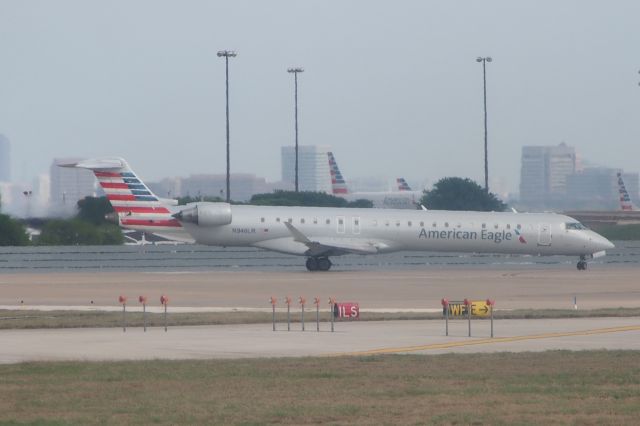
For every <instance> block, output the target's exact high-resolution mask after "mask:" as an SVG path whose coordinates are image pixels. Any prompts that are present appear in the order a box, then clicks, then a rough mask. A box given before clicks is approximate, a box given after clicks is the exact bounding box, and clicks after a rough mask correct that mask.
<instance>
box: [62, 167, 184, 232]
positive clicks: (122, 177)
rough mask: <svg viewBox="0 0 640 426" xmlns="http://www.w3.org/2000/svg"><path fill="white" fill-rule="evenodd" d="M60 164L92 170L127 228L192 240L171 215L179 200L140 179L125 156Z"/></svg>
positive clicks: (120, 221)
mask: <svg viewBox="0 0 640 426" xmlns="http://www.w3.org/2000/svg"><path fill="white" fill-rule="evenodd" d="M61 167H78V168H83V169H89V170H92V171H93V173H94V175H95V176H96V178H97V179H98V183H99V184H100V186H101V187H102V189H103V190H104V192H105V194H106V196H107V199H108V200H109V202H110V203H111V205H112V206H113V209H114V211H115V213H116V215H117V218H118V224H119V225H120V226H121V227H123V228H126V229H135V230H137V231H144V232H152V233H154V234H157V235H161V236H164V237H166V238H170V239H176V240H181V241H184V240H190V239H191V238H189V237H188V234H186V233H185V232H184V230H183V228H182V225H181V224H180V222H178V221H177V220H176V219H175V218H174V217H172V216H171V215H172V214H173V213H175V211H172V207H174V206H177V204H178V203H177V201H176V200H169V199H161V198H159V197H158V196H156V195H155V194H154V193H153V192H152V191H151V190H150V189H149V188H148V187H147V186H146V185H145V183H144V182H143V181H142V180H141V179H140V178H138V176H137V175H136V174H135V173H134V171H133V170H131V168H130V167H129V164H127V162H126V161H125V160H124V159H122V158H99V159H92V160H83V161H79V162H77V163H71V164H62V165H61Z"/></svg>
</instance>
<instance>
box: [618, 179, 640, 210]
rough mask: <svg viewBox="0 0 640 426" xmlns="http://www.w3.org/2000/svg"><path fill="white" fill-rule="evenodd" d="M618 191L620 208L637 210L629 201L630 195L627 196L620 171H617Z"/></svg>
mask: <svg viewBox="0 0 640 426" xmlns="http://www.w3.org/2000/svg"><path fill="white" fill-rule="evenodd" d="M617 177H618V193H619V194H620V208H621V209H622V210H626V211H632V210H637V209H636V206H634V205H633V202H632V201H631V197H629V192H628V191H627V188H626V187H625V185H624V180H622V173H620V172H618V175H617Z"/></svg>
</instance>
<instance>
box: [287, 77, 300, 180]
mask: <svg viewBox="0 0 640 426" xmlns="http://www.w3.org/2000/svg"><path fill="white" fill-rule="evenodd" d="M287 72H288V73H292V74H293V81H294V85H295V93H294V99H295V116H296V192H298V73H300V72H304V69H303V68H289V69H287Z"/></svg>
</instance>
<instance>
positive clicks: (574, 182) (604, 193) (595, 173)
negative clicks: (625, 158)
mask: <svg viewBox="0 0 640 426" xmlns="http://www.w3.org/2000/svg"><path fill="white" fill-rule="evenodd" d="M618 172H620V169H613V168H609V167H588V168H585V169H584V170H582V171H580V172H577V173H574V174H572V175H570V176H568V177H567V193H566V199H567V203H568V204H569V205H570V206H571V209H572V210H620V195H619V192H618V178H617V174H618ZM622 179H623V180H624V183H625V187H626V189H627V192H629V196H630V198H631V201H632V202H634V203H635V204H636V205H637V203H638V184H639V177H638V173H622Z"/></svg>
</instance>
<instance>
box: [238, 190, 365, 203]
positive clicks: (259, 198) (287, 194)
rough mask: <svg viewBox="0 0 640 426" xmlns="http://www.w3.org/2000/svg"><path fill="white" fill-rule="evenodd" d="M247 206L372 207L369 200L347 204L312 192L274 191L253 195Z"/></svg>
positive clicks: (323, 194)
mask: <svg viewBox="0 0 640 426" xmlns="http://www.w3.org/2000/svg"><path fill="white" fill-rule="evenodd" d="M249 204H252V205H258V206H305V207H373V203H371V201H369V200H357V201H354V202H348V201H347V200H345V199H344V198H341V197H336V196H333V195H329V194H325V193H324V192H312V191H300V192H295V191H275V192H273V193H271V194H255V195H254V196H252V197H251V200H249Z"/></svg>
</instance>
